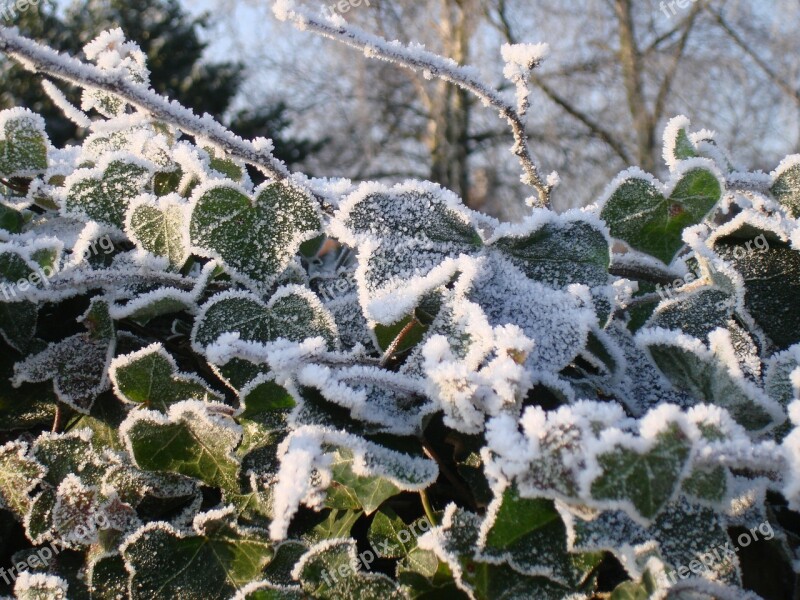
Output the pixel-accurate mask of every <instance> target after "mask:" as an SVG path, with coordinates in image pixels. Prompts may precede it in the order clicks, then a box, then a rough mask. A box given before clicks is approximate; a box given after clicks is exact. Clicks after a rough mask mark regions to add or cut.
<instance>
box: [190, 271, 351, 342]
mask: <svg viewBox="0 0 800 600" xmlns="http://www.w3.org/2000/svg"><path fill="white" fill-rule="evenodd" d="M228 332H237V333H240V335H241V339H242V340H244V341H254V342H262V343H266V342H272V341H275V340H276V339H278V338H284V339H287V340H289V341H294V342H300V341H303V340H305V339H306V338H310V337H316V336H321V337H323V338H324V339H325V340H326V341H327V342H328V345H329V347H330V348H331V349H333V348H334V347H335V346H336V340H337V335H336V325H335V323H334V322H333V318H332V317H331V316H330V313H329V312H328V311H327V310H325V308H324V307H323V306H322V304H321V303H320V301H319V299H318V298H317V297H316V296H314V295H313V294H312V293H311V292H309V291H308V290H307V289H305V288H302V287H300V286H285V287H283V288H280V289H279V290H278V291H277V292H276V293H275V295H273V296H272V298H271V299H270V301H269V303H267V304H264V303H263V302H261V300H259V299H258V298H257V297H256V296H254V295H252V294H249V293H247V292H227V293H222V294H218V295H217V296H214V297H213V298H211V300H209V301H208V303H206V304H205V305H204V306H203V308H202V310H201V313H200V315H199V316H198V317H197V320H196V321H195V326H194V331H193V333H192V338H193V345H194V347H195V349H196V350H197V351H199V352H202V351H203V349H204V348H205V347H206V346H207V345H209V344H211V343H213V342H215V341H217V339H219V337H220V336H221V335H222V334H224V333H228Z"/></svg>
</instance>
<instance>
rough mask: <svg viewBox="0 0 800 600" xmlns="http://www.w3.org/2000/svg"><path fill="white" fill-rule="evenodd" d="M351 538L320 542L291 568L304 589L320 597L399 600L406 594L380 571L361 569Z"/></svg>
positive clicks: (343, 599)
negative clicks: (363, 570)
mask: <svg viewBox="0 0 800 600" xmlns="http://www.w3.org/2000/svg"><path fill="white" fill-rule="evenodd" d="M357 552H358V550H357V548H356V543H355V541H354V540H351V539H338V540H337V539H333V540H329V541H326V542H320V543H319V544H316V545H315V546H313V547H312V548H311V549H310V550H309V551H308V552H306V553H305V554H304V555H303V556H302V558H301V559H300V560H299V561H298V563H297V565H296V566H295V568H294V572H293V574H294V576H295V578H296V579H298V580H299V581H300V584H301V586H302V587H303V591H305V592H306V594H312V595H313V597H314V598H320V599H321V600H390V599H395V600H400V599H401V598H404V597H405V595H404V594H403V593H402V592H401V591H400V588H398V586H397V584H396V583H395V582H393V581H392V580H391V579H389V578H388V577H387V576H386V575H383V574H381V573H363V572H362V571H361V568H360V566H359V564H360V561H359V559H358V556H357Z"/></svg>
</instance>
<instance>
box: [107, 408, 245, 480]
mask: <svg viewBox="0 0 800 600" xmlns="http://www.w3.org/2000/svg"><path fill="white" fill-rule="evenodd" d="M119 432H120V437H121V438H122V440H123V441H124V442H125V446H126V448H127V449H128V452H129V453H130V455H131V457H132V458H133V460H134V462H135V463H136V465H137V466H138V467H139V468H141V469H144V470H145V471H162V472H174V473H180V474H182V475H186V476H189V477H195V478H197V479H200V480H201V481H203V482H204V483H206V484H207V485H209V486H211V487H218V488H223V489H226V490H231V491H234V492H236V491H238V489H239V487H238V473H239V460H238V459H237V458H236V456H235V455H234V449H235V448H236V446H238V445H239V442H240V441H241V438H242V429H241V427H240V426H239V425H237V424H236V423H235V421H234V420H233V419H232V418H231V416H230V409H229V408H228V407H226V406H225V405H222V404H217V403H210V402H201V401H197V400H185V401H183V402H178V403H177V404H173V405H171V406H170V407H169V412H168V413H167V415H162V414H161V413H159V412H155V411H151V410H140V411H134V412H131V413H130V414H129V415H128V418H127V419H125V421H124V422H123V423H122V425H120V428H119Z"/></svg>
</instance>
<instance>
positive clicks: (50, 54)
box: [0, 28, 324, 201]
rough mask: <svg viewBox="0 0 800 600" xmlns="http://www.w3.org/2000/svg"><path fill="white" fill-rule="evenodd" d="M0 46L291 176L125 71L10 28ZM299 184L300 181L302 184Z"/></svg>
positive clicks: (273, 173) (0, 36)
mask: <svg viewBox="0 0 800 600" xmlns="http://www.w3.org/2000/svg"><path fill="white" fill-rule="evenodd" d="M0 46H2V48H3V49H4V51H6V52H8V53H9V54H11V55H12V56H14V57H15V58H16V59H18V60H20V61H22V62H24V63H25V64H26V65H27V66H29V67H30V68H31V69H33V70H36V71H39V72H42V73H46V74H48V75H51V76H53V77H56V78H58V79H63V80H65V81H68V82H71V83H74V84H77V85H80V86H87V85H88V86H90V87H96V88H98V89H103V90H106V91H109V92H111V93H114V94H116V95H118V96H120V97H122V98H124V99H125V100H126V101H128V102H129V103H131V104H132V105H134V106H135V107H137V108H139V109H140V110H143V111H146V112H149V113H150V114H151V115H152V116H153V117H154V118H156V119H159V120H161V121H165V122H169V123H173V124H175V125H176V126H178V127H180V128H181V129H182V130H183V131H186V132H187V133H190V134H192V135H197V136H200V137H203V138H206V139H210V140H213V141H214V143H215V144H217V145H219V146H221V147H223V148H224V149H225V150H226V152H228V153H229V154H230V155H231V156H235V157H237V158H241V159H242V160H244V161H246V162H247V163H250V164H253V165H255V166H257V167H258V168H260V169H261V170H263V171H264V172H265V173H266V174H267V175H268V176H270V177H272V178H274V179H276V180H283V179H286V178H288V177H289V176H290V172H289V170H288V169H287V168H286V166H285V165H284V164H283V163H282V162H281V161H279V160H278V159H276V158H275V157H274V156H273V155H271V154H270V153H268V152H266V151H264V150H261V149H259V148H258V147H257V146H256V145H254V144H253V143H252V142H248V141H246V140H244V139H242V138H240V137H238V136H236V135H234V134H233V133H231V132H230V131H228V130H227V129H226V128H225V127H223V126H222V125H221V124H220V123H218V122H217V121H215V120H214V119H213V117H211V116H210V115H203V116H202V117H199V116H197V115H195V114H194V113H193V112H192V111H191V110H190V109H187V108H185V107H183V106H181V105H180V104H179V103H177V102H175V101H170V100H168V99H166V98H164V97H162V96H159V95H158V94H156V93H155V92H153V91H152V90H149V89H146V88H145V87H144V86H142V85H139V84H137V83H135V82H131V81H130V80H129V79H128V78H127V77H126V74H125V73H124V72H119V71H117V70H115V71H107V70H103V69H101V68H99V67H95V66H93V65H90V64H86V63H83V62H81V61H79V60H76V59H74V58H71V57H69V56H65V55H62V54H59V53H58V52H56V51H54V50H52V49H50V48H47V47H45V46H42V45H40V44H37V43H36V42H33V41H31V40H28V39H26V38H24V37H23V36H21V35H19V33H18V32H17V31H15V30H12V29H8V28H0ZM299 181H300V180H297V182H298V183H299ZM316 197H317V199H318V200H320V201H323V200H324V199H321V198H319V196H316Z"/></svg>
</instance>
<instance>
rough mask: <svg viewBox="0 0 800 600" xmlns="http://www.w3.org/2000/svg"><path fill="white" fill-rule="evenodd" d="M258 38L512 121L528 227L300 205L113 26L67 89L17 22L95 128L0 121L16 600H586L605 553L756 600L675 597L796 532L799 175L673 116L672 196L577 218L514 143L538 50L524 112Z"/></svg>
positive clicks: (31, 62) (445, 194) (376, 207)
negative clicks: (750, 166)
mask: <svg viewBox="0 0 800 600" xmlns="http://www.w3.org/2000/svg"><path fill="white" fill-rule="evenodd" d="M275 13H276V15H277V16H278V17H279V18H280V19H283V20H289V21H292V22H294V23H295V24H296V25H297V26H299V27H300V28H303V29H309V30H311V31H315V32H317V33H321V34H322V35H324V36H327V37H330V38H334V39H337V40H339V41H342V42H344V43H347V44H350V45H352V46H355V47H357V48H360V49H362V50H363V51H364V52H365V53H366V54H367V55H368V56H374V57H377V58H380V59H383V60H387V61H390V62H394V63H397V64H399V65H400V66H402V67H406V68H410V69H413V70H422V71H424V72H425V73H426V74H428V75H431V76H434V75H435V76H438V77H441V78H443V79H444V80H445V81H448V82H451V83H454V84H457V85H460V86H462V87H463V88H464V89H466V90H467V91H469V92H471V93H474V94H476V95H477V96H478V97H479V98H481V99H482V100H483V101H484V103H485V104H486V105H488V106H491V107H493V108H494V109H496V110H497V111H499V113H500V115H501V117H502V118H504V119H505V120H507V121H508V122H509V124H510V126H511V129H512V133H513V136H514V139H515V146H514V153H515V154H516V156H517V157H518V158H519V159H520V161H521V164H522V167H523V170H524V173H525V176H524V180H525V181H526V182H527V183H528V184H530V185H531V186H532V187H533V188H534V189H535V190H536V192H537V194H538V200H537V201H536V202H535V204H537V207H536V208H533V209H532V210H531V211H530V214H529V215H528V216H527V217H526V218H524V219H523V220H521V222H519V223H513V224H512V223H500V222H498V221H496V220H494V219H492V218H490V217H487V216H485V215H481V214H478V213H476V212H474V211H472V210H470V209H468V208H467V207H466V206H464V205H463V203H462V202H461V200H460V199H459V198H458V197H457V196H456V195H455V194H454V193H452V192H450V191H448V190H446V189H443V188H442V187H440V186H438V185H436V184H433V183H430V182H420V181H405V182H400V183H398V184H397V185H394V186H387V185H383V184H379V183H375V182H365V183H361V184H358V185H355V184H352V185H351V184H350V183H349V182H342V181H339V180H332V181H331V182H327V181H323V180H310V179H308V178H306V177H305V176H303V175H302V174H293V173H290V172H289V171H288V169H287V168H286V167H285V166H284V165H283V164H281V163H280V162H279V161H278V160H277V159H275V157H274V156H273V155H272V143H271V142H270V141H269V140H263V139H261V140H255V141H252V142H250V141H245V140H242V139H240V138H237V137H236V136H234V135H233V134H231V133H230V132H228V131H227V130H225V128H224V127H222V126H221V125H219V124H218V123H216V122H214V121H213V119H211V118H210V117H208V116H203V117H198V116H196V115H194V114H192V113H191V111H189V110H187V109H185V108H183V107H181V106H178V105H176V104H175V103H172V102H170V101H169V100H167V99H165V98H162V97H159V96H158V95H157V94H155V93H154V92H153V91H152V90H150V88H149V72H148V70H147V64H146V60H145V56H144V54H143V53H142V52H141V50H140V49H139V48H138V47H137V46H136V44H134V43H132V42H130V41H127V40H126V39H125V36H124V33H123V32H122V31H121V30H113V31H108V32H105V33H103V34H102V35H101V36H99V37H98V38H97V39H96V40H94V41H92V42H91V43H89V44H88V45H87V46H86V48H85V54H86V57H87V58H88V59H89V61H91V64H84V63H81V62H80V61H77V60H75V59H72V58H69V57H65V56H61V55H58V54H57V53H55V52H54V51H52V50H50V49H48V48H43V47H41V46H38V45H37V44H35V43H33V42H32V41H30V40H27V39H25V38H22V37H21V36H20V35H19V34H18V33H16V32H15V31H12V30H9V29H5V28H0V51H3V52H6V53H8V54H9V55H11V56H12V57H14V58H15V59H17V60H19V61H20V62H22V63H23V64H24V65H26V66H27V67H29V68H31V69H34V70H37V71H39V72H40V73H42V74H43V75H45V76H48V77H51V78H54V79H58V80H65V81H67V82H70V83H73V84H77V85H79V86H81V88H82V89H83V91H84V93H83V96H82V102H81V106H80V108H78V107H75V106H72V105H71V104H70V103H69V101H68V100H67V99H66V97H65V95H64V94H63V92H62V91H60V89H59V88H58V87H57V85H56V83H54V82H52V81H49V80H45V81H44V85H45V89H46V91H47V93H48V95H49V96H50V97H51V98H52V99H53V101H54V102H55V104H56V105H58V106H59V107H60V108H61V109H62V110H63V111H64V112H65V113H66V114H67V116H68V117H69V118H70V119H71V120H72V121H74V122H75V123H76V124H77V125H79V126H80V127H82V128H84V129H86V133H87V136H86V138H85V141H84V142H83V144H81V145H80V146H74V147H68V148H63V149H59V148H54V147H53V146H52V145H51V143H50V141H49V140H48V138H47V135H46V133H45V129H44V121H43V119H42V118H41V117H39V116H38V115H35V114H34V113H32V112H30V111H29V110H27V109H25V108H16V109H13V110H9V111H4V112H2V113H0V336H1V337H2V340H3V342H4V344H3V345H4V346H8V348H4V349H3V350H2V352H3V353H4V354H8V355H9V356H11V355H12V352H13V356H14V359H13V361H12V362H13V364H11V363H9V364H8V369H7V377H10V380H9V383H8V385H9V387H10V386H11V385H13V387H14V390H15V392H14V393H15V394H18V395H19V397H20V398H21V399H22V400H21V402H23V403H24V402H28V403H29V404H30V406H25V407H16V406H15V407H12V408H11V409H8V408H7V407H6V406H5V405H3V404H0V431H2V432H3V433H4V437H3V439H4V440H5V439H10V440H11V441H9V442H8V443H5V444H4V445H0V508H2V509H3V513H2V514H0V516H3V515H5V514H6V513H7V514H8V515H10V516H11V517H13V518H14V519H16V521H18V522H19V523H20V524H21V525H22V527H24V529H25V533H26V535H27V537H28V539H29V541H30V542H31V544H32V546H33V548H32V549H29V550H25V551H24V552H22V551H20V553H22V554H25V553H27V552H29V551H30V552H34V551H40V550H41V549H42V548H43V547H45V546H46V545H48V544H49V545H51V546H52V547H53V548H56V547H58V548H61V549H64V548H67V549H69V556H70V560H69V561H67V560H66V559H64V558H63V557H61V556H56V555H54V551H53V550H49V553H50V555H51V557H50V558H49V559H46V560H39V564H38V566H31V567H30V571H27V570H26V571H25V572H20V573H18V574H17V576H16V583H15V584H14V586H13V589H11V588H9V590H8V591H9V592H12V591H13V593H14V594H15V595H16V597H17V598H25V599H27V598H30V599H33V598H66V597H70V598H84V597H86V598H88V597H102V598H111V597H113V598H126V597H129V598H134V599H139V598H141V599H145V598H148V599H149V598H164V599H173V598H180V599H201V598H202V599H209V598H213V599H215V600H216V599H219V600H230V599H232V598H236V599H237V600H245V599H256V598H289V599H291V598H306V597H315V598H322V599H340V598H407V599H410V598H416V597H419V596H421V595H425V596H426V597H455V594H461V596H463V597H468V598H472V599H476V600H477V599H480V600H484V599H485V600H488V599H490V598H512V597H513V598H544V599H550V598H552V599H554V600H555V599H562V598H574V599H578V598H589V597H591V596H592V595H593V594H594V592H595V591H597V589H596V588H597V586H598V578H597V577H596V573H597V569H599V568H601V563H603V561H604V559H606V558H608V556H609V555H611V556H613V557H614V559H616V560H617V561H619V563H620V564H621V565H622V567H623V568H624V570H625V573H626V574H627V576H628V577H629V579H630V581H626V582H623V583H621V584H620V586H619V588H618V589H619V590H620V594H622V595H621V596H620V597H623V595H624V597H629V596H630V597H634V596H635V597H637V598H638V597H652V598H667V597H670V598H672V597H675V598H678V597H680V598H688V597H691V598H712V597H718V598H728V597H730V598H734V597H746V596H744V595H743V594H745V592H744V591H743V590H742V587H741V586H742V583H743V569H745V568H746V564H745V563H744V561H742V560H740V559H739V558H737V557H736V556H733V558H732V559H731V560H727V561H721V560H720V561H715V562H713V561H712V562H708V564H706V562H703V565H704V567H705V568H703V569H701V570H699V571H694V570H693V571H692V574H691V577H688V578H687V577H684V576H681V577H680V578H679V579H676V578H675V577H674V576H673V577H670V573H673V572H675V570H676V569H680V567H682V566H684V565H687V564H690V563H692V562H694V561H695V560H696V559H698V560H699V557H701V556H705V554H706V553H708V552H711V551H712V550H713V549H715V548H719V547H724V546H725V545H728V544H731V543H733V542H734V540H732V538H731V537H730V532H731V531H732V530H733V529H732V528H744V529H746V530H750V531H753V528H757V527H758V526H759V524H764V523H767V524H769V525H770V527H771V528H773V527H774V528H775V529H776V530H778V531H780V528H781V524H780V523H778V522H777V521H775V520H774V518H773V515H774V510H773V507H772V506H771V505H770V503H771V502H774V498H775V497H779V495H782V497H783V498H784V499H785V501H786V503H788V507H789V509H790V510H792V511H800V308H798V306H799V305H798V302H797V297H798V293H800V224H798V220H797V219H798V217H800V156H792V157H788V158H786V159H785V160H784V161H783V162H782V163H781V164H780V165H779V166H778V167H777V168H776V169H775V171H773V172H772V173H770V174H765V173H762V172H756V173H748V172H741V171H736V170H734V169H733V167H732V166H731V163H730V160H729V159H728V158H727V156H726V155H725V154H724V152H723V151H722V150H721V149H720V148H719V147H718V146H717V144H716V142H715V140H714V135H713V133H711V132H708V131H699V132H692V131H690V130H689V127H690V123H689V120H688V119H686V118H685V117H678V118H676V119H673V120H672V121H671V122H670V123H669V125H668V126H667V128H666V131H665V136H664V151H663V156H664V159H665V162H666V165H667V167H668V171H669V181H666V182H665V183H661V182H660V181H658V180H657V179H656V178H655V177H654V176H652V175H650V174H648V173H645V172H643V171H642V170H640V169H636V168H633V169H629V170H627V171H625V172H623V173H622V174H621V175H620V176H619V177H617V178H616V179H615V180H614V181H613V182H612V183H611V184H610V185H609V187H608V189H607V190H606V192H605V193H604V194H603V196H602V198H600V199H599V200H598V201H597V202H596V203H595V204H593V205H591V206H588V207H586V208H585V209H582V210H573V211H570V212H568V213H565V214H562V215H558V214H555V213H554V212H552V211H551V210H549V209H548V208H547V205H548V201H549V197H550V194H551V193H552V192H553V191H554V188H555V185H556V183H557V181H558V177H557V175H556V174H553V175H551V176H550V177H546V178H542V177H541V176H540V175H539V167H538V165H537V163H536V162H535V161H534V160H533V157H532V155H531V152H530V148H529V146H528V141H527V137H526V134H525V130H524V123H523V120H522V119H523V116H524V114H525V112H526V110H527V108H528V102H529V90H528V87H527V85H528V84H527V82H528V80H529V77H530V73H531V70H532V69H535V68H536V67H537V66H538V65H539V64H540V63H541V61H542V60H543V59H544V58H545V56H546V54H547V52H548V49H547V46H546V45H544V44H537V45H532V44H516V45H507V46H504V47H503V49H502V55H503V60H504V62H505V65H506V66H505V70H504V75H505V77H506V78H507V79H508V80H510V81H511V82H512V83H513V84H514V85H515V86H516V88H517V97H516V105H515V104H514V102H513V101H511V102H509V100H508V99H506V98H505V96H504V95H503V94H501V93H500V92H497V91H495V90H493V89H491V88H489V87H488V86H486V85H485V84H484V83H482V82H481V81H480V79H479V78H478V77H477V71H476V70H475V69H472V68H469V67H467V66H463V65H457V64H455V63H454V62H453V61H451V60H448V59H444V58H441V57H437V56H435V55H432V54H431V53H429V52H427V51H425V50H423V49H421V48H419V47H416V46H408V47H407V46H403V45H401V44H399V43H397V42H386V41H385V40H382V39H380V38H377V37H375V36H372V35H370V34H367V33H365V32H363V31H360V30H358V29H357V28H354V27H351V26H350V25H348V24H347V23H346V22H345V21H344V20H343V19H342V18H341V17H338V16H334V17H331V18H319V17H316V16H314V15H311V14H310V13H307V12H304V11H303V10H302V9H300V8H296V7H295V6H294V5H293V4H292V3H291V2H290V1H288V0H281V1H280V2H278V3H277V4H276V6H275ZM184 133H188V134H191V135H192V138H186V137H184ZM249 168H256V169H258V170H260V171H261V172H262V174H264V175H265V176H266V177H267V181H266V182H265V183H263V184H261V185H258V186H256V185H255V184H254V182H253V180H252V179H251V172H249V171H248V169H249ZM19 182H24V183H25V185H24V187H19V185H18V183H19ZM12 183H13V185H12ZM99 247H100V248H102V249H103V251H102V252H99V251H98V248H99ZM75 306H80V307H81V308H80V311H79V312H78V313H77V314H75V315H74V316H76V317H77V319H76V322H75V323H72V322H71V319H66V320H67V321H70V322H68V323H64V322H60V323H59V324H58V327H57V328H54V332H55V333H53V332H50V336H49V337H40V335H41V334H42V330H43V328H44V327H45V326H46V325H49V324H50V323H51V321H52V319H53V317H52V313H53V311H54V308H53V307H55V310H56V311H60V310H64V311H68V310H72V311H73V312H75V311H76V310H77V309H75V308H74V307H75ZM58 314H61V313H58ZM64 314H72V313H67V312H65V313H64ZM54 336H55V337H54ZM6 362H8V361H5V359H4V362H3V364H4V365H5V364H6ZM4 401H5V400H4ZM51 426H52V427H53V432H52V433H38V432H40V431H42V430H43V429H46V428H50V427H51ZM7 431H8V432H12V433H10V434H9V435H10V437H8V438H7V437H6V436H5V432H7ZM19 432H24V433H21V434H19ZM17 434H19V436H18V439H15V438H14V436H15V435H17ZM768 492H769V495H768ZM432 502H433V505H432ZM436 508H439V509H443V510H442V511H440V512H437V511H436ZM400 515H402V517H401V516H400ZM407 519H412V521H411V523H414V525H415V526H414V527H412V525H410V524H409V523H407V522H406V520H407ZM420 519H422V521H420ZM421 522H424V523H425V524H426V525H427V527H426V529H425V530H426V531H427V533H424V534H422V533H421V531H418V529H419V528H418V527H416V525H419V524H420V523H421ZM357 524H358V526H356V525H357ZM428 530H429V531H428ZM770 530H771V531H772V529H770ZM365 531H368V533H367V534H365V535H363V532H365ZM354 532H362V533H354ZM357 536H361V537H360V538H358V539H354V538H356V537H357ZM770 539H772V538H770ZM773 543H774V544H777V545H778V546H779V548H780V551H781V552H783V553H784V554H786V555H787V556H792V555H796V554H793V553H795V552H796V547H795V546H794V545H793V542H792V541H791V539H790V538H789V537H788V536H787V535H785V534H783V533H780V534H779V535H776V536H775V539H774V540H773ZM367 546H371V547H372V548H373V550H375V551H376V552H377V553H378V554H377V555H376V554H375V552H373V550H370V551H369V554H367V553H366V552H363V549H364V548H366V547H367ZM377 546H380V547H381V548H388V547H391V548H393V549H394V550H392V552H391V553H388V554H387V553H384V554H381V552H382V550H377ZM20 553H18V554H20ZM39 556H41V553H40V554H39ZM376 556H381V558H382V559H383V560H384V563H382V566H381V570H383V571H385V570H386V568H387V564H388V561H392V563H391V564H392V565H393V568H394V569H395V571H394V576H393V577H390V576H387V575H385V574H379V573H377V572H370V571H371V567H370V564H371V562H372V560H374V559H375V558H376ZM26 557H27V554H26V556H24V557H23V556H17V555H15V560H16V559H17V558H18V559H19V560H26ZM370 557H371V558H370ZM76 563H77V566H76ZM798 564H800V562H799V561H797V560H795V561H794V563H793V565H794V568H796V569H797V568H798ZM602 591H610V590H602ZM437 594H438V595H437ZM461 596H459V597H461Z"/></svg>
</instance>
